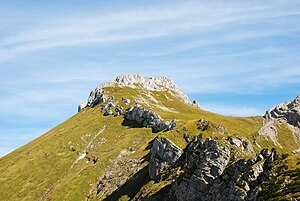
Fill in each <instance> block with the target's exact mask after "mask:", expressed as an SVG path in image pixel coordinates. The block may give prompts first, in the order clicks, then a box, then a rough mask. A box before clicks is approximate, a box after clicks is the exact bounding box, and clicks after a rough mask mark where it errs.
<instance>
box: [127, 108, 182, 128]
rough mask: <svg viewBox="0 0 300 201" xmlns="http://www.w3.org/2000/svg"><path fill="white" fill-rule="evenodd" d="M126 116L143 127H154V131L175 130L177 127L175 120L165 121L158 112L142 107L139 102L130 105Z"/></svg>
mask: <svg viewBox="0 0 300 201" xmlns="http://www.w3.org/2000/svg"><path fill="white" fill-rule="evenodd" d="M124 118H125V119H126V120H129V121H135V122H137V123H138V124H139V125H141V126H143V127H149V128H152V129H153V131H154V132H159V131H163V130H173V129H174V128H175V127H176V123H175V120H172V121H170V122H169V121H163V119H162V118H161V117H160V116H159V115H158V114H155V113H154V112H152V111H150V110H147V109H145V108H142V107H141V106H140V105H139V104H137V105H135V106H134V107H130V108H129V110H128V111H127V112H126V113H125V114H124Z"/></svg>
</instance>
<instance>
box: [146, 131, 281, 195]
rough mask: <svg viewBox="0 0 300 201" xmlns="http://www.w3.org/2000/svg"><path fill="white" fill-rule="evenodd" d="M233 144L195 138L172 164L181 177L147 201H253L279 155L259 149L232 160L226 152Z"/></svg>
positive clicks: (236, 140) (234, 139)
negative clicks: (178, 166) (177, 169)
mask: <svg viewBox="0 0 300 201" xmlns="http://www.w3.org/2000/svg"><path fill="white" fill-rule="evenodd" d="M230 141H231V143H233V144H234V146H236V145H237V146H238V144H239V143H240V142H239V141H240V140H239V139H238V138H232V139H231V140H230ZM233 144H228V143H225V144H224V143H220V142H217V141H215V140H213V139H211V138H207V139H206V140H205V141H204V142H202V141H201V137H197V138H195V139H194V140H193V141H192V142H191V143H190V144H189V145H188V146H187V147H186V148H185V149H184V152H183V153H182V156H181V157H180V159H179V160H178V161H177V162H176V163H177V165H180V166H181V168H182V169H183V173H182V175H181V176H180V177H178V178H177V179H176V180H175V182H174V183H172V185H171V187H170V188H169V189H168V191H167V192H163V194H157V195H156V196H154V197H152V198H151V199H150V200H157V199H159V200H180V201H196V200H206V201H215V200H228V201H244V200H248V201H254V200H256V199H257V196H258V193H259V192H260V191H261V187H260V186H261V184H262V183H263V181H264V180H266V179H267V178H268V177H269V176H270V175H272V174H273V172H272V166H271V164H272V163H273V161H275V160H277V159H278V157H279V155H278V153H277V152H276V151H275V150H274V149H272V150H268V149H263V150H262V151H261V152H260V153H258V154H257V155H255V156H253V157H252V158H250V159H249V160H245V159H242V160H235V159H234V158H233V157H232V152H231V149H230V147H231V146H232V145H233ZM241 146H242V144H241Z"/></svg>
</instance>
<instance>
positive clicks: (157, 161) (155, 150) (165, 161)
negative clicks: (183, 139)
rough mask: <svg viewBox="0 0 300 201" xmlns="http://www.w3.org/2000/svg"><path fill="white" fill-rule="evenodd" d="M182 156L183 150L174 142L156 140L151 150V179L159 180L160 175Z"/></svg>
mask: <svg viewBox="0 0 300 201" xmlns="http://www.w3.org/2000/svg"><path fill="white" fill-rule="evenodd" d="M181 154H182V150H181V149H180V148H179V147H178V146H176V145H175V144H174V143H173V142H172V141H170V140H168V139H166V138H158V137H157V138H155V139H154V141H153V145H152V148H151V159H150V163H149V175H150V178H151V179H157V178H158V175H159V174H160V173H161V172H162V171H163V170H164V169H165V168H167V167H169V166H171V165H173V164H175V163H176V161H177V160H178V159H179V157H180V156H181Z"/></svg>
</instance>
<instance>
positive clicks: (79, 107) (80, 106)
mask: <svg viewBox="0 0 300 201" xmlns="http://www.w3.org/2000/svg"><path fill="white" fill-rule="evenodd" d="M86 106H87V103H80V104H79V105H78V112H80V111H81V110H82V109H83V108H85V107H86Z"/></svg>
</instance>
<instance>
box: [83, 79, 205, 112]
mask: <svg viewBox="0 0 300 201" xmlns="http://www.w3.org/2000/svg"><path fill="white" fill-rule="evenodd" d="M115 86H118V87H130V88H139V89H143V90H145V91H168V92H170V93H171V94H172V95H174V96H176V97H177V98H178V99H180V100H181V101H182V102H184V103H186V104H189V105H192V106H195V107H199V103H198V102H197V101H195V100H194V101H191V100H190V99H189V98H188V96H187V95H186V94H185V93H184V92H183V91H182V90H181V89H180V88H179V87H178V86H177V85H176V84H175V82H174V81H173V80H171V79H169V78H167V77H163V76H152V77H147V76H143V75H140V74H126V75H120V76H118V77H116V78H114V79H112V80H110V81H108V82H105V83H102V84H100V85H99V86H98V87H97V88H96V89H95V90H93V91H91V93H90V95H89V98H88V102H87V104H86V106H94V105H96V104H98V103H99V102H103V98H104V91H103V89H104V88H106V87H115ZM83 106H85V104H83ZM81 107H82V106H81Z"/></svg>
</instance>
